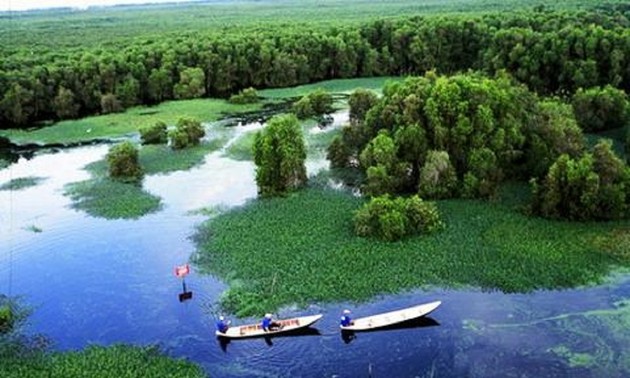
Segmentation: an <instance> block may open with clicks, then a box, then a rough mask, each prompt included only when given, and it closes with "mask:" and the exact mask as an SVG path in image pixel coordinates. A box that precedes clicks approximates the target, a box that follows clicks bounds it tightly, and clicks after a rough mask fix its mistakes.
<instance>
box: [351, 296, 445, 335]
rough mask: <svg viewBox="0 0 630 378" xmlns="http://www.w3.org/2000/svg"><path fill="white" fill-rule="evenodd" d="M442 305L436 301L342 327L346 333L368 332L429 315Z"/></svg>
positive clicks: (360, 320)
mask: <svg viewBox="0 0 630 378" xmlns="http://www.w3.org/2000/svg"><path fill="white" fill-rule="evenodd" d="M441 303H442V302H441V301H435V302H431V303H425V304H421V305H418V306H414V307H408V308H404V309H402V310H396V311H391V312H385V313H382V314H377V315H372V316H367V317H365V318H358V319H354V324H353V325H350V326H347V327H343V326H340V327H341V329H342V330H344V331H368V330H372V329H376V328H381V327H387V326H390V325H392V324H397V323H402V322H406V321H409V320H413V319H417V318H420V317H422V316H425V315H428V314H429V313H431V312H432V311H433V310H435V309H436V308H438V306H439V305H440V304H441Z"/></svg>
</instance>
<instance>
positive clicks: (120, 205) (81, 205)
mask: <svg viewBox="0 0 630 378" xmlns="http://www.w3.org/2000/svg"><path fill="white" fill-rule="evenodd" d="M86 169H87V170H88V171H90V173H91V174H92V178H90V179H89V180H85V181H80V182H75V183H70V184H67V185H66V186H65V187H64V190H65V191H64V194H65V195H66V196H69V197H70V198H71V199H72V205H71V206H72V208H73V209H76V210H82V211H85V212H86V213H88V214H90V215H91V216H93V217H98V218H106V219H137V218H140V217H142V216H144V215H146V214H150V213H153V212H156V211H158V210H160V209H161V207H162V204H161V200H160V198H159V197H156V196H154V195H152V194H151V193H148V192H147V191H145V190H143V189H142V186H141V185H140V184H134V183H124V182H120V181H116V180H111V179H109V178H108V177H107V174H106V171H107V165H106V163H105V161H104V160H101V161H98V162H95V163H91V164H88V166H87V167H86Z"/></svg>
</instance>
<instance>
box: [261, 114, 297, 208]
mask: <svg viewBox="0 0 630 378" xmlns="http://www.w3.org/2000/svg"><path fill="white" fill-rule="evenodd" d="M253 152H254V163H256V184H257V185H258V193H259V194H260V195H262V196H278V195H283V194H285V193H287V192H290V191H293V190H295V189H297V188H299V187H301V186H302V185H304V184H305V183H306V166H305V164H304V162H305V160H306V144H305V142H304V135H303V134H302V129H301V128H300V124H299V123H298V120H297V118H296V117H295V116H294V115H280V116H275V117H273V118H272V119H271V120H270V121H269V123H268V125H267V127H265V129H263V130H261V131H259V132H258V133H256V137H255V140H254V146H253Z"/></svg>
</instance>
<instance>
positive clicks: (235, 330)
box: [215, 314, 323, 339]
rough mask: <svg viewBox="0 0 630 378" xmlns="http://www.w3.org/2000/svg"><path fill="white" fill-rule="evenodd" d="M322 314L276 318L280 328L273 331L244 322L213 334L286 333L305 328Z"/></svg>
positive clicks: (261, 334) (242, 336)
mask: <svg viewBox="0 0 630 378" xmlns="http://www.w3.org/2000/svg"><path fill="white" fill-rule="evenodd" d="M322 316H323V315H321V314H318V315H310V316H301V317H298V318H291V319H281V320H276V321H275V322H276V323H278V324H280V328H278V329H275V330H273V331H265V330H264V329H262V326H261V324H260V323H256V324H245V325H241V326H230V327H229V328H228V330H227V331H225V332H219V331H215V334H216V335H217V336H219V337H228V338H231V339H243V338H246V337H261V336H273V335H277V334H281V333H287V332H291V331H295V330H298V329H300V328H305V327H308V326H310V325H312V324H313V323H315V322H316V321H318V320H319V319H321V317H322Z"/></svg>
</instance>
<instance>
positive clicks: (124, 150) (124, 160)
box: [107, 141, 144, 182]
mask: <svg viewBox="0 0 630 378" xmlns="http://www.w3.org/2000/svg"><path fill="white" fill-rule="evenodd" d="M107 164H108V169H109V177H111V178H112V179H115V180H120V181H127V182H137V181H139V180H141V179H142V176H143V174H144V173H143V172H142V167H141V166H140V163H139V161H138V149H137V148H136V146H134V145H133V143H131V142H129V141H126V142H123V143H120V144H117V145H115V146H114V147H112V148H110V149H109V152H108V153H107Z"/></svg>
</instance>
